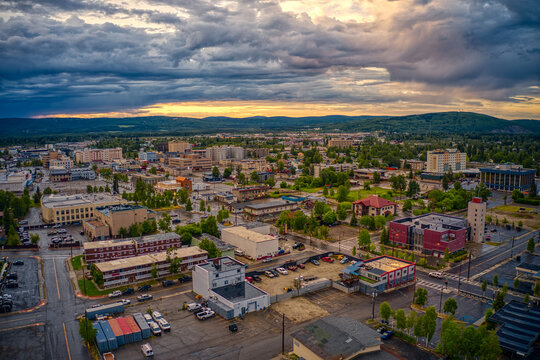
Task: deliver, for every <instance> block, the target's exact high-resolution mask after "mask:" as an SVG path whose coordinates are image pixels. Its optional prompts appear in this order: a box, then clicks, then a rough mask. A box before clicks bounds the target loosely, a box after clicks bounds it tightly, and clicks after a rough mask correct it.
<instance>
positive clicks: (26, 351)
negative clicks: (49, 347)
mask: <svg viewBox="0 0 540 360" xmlns="http://www.w3.org/2000/svg"><path fill="white" fill-rule="evenodd" d="M44 348H45V325H41V324H40V325H36V326H29V327H24V328H19V329H11V330H2V331H0V354H1V357H2V359H10V360H27V359H32V360H41V359H45V353H44V351H43V349H44Z"/></svg>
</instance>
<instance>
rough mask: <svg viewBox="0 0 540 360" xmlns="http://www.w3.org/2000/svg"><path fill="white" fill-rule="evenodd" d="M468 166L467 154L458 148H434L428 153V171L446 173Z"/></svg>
mask: <svg viewBox="0 0 540 360" xmlns="http://www.w3.org/2000/svg"><path fill="white" fill-rule="evenodd" d="M466 168H467V154H465V153H462V152H460V151H459V150H458V149H446V150H433V151H428V153H427V168H426V171H427V172H432V173H446V172H449V171H453V172H456V171H461V170H465V169H466Z"/></svg>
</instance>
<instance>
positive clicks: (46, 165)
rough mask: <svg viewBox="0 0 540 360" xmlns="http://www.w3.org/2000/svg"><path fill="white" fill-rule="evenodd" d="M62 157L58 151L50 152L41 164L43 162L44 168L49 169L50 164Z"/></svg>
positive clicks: (42, 158) (43, 156) (43, 157)
mask: <svg viewBox="0 0 540 360" xmlns="http://www.w3.org/2000/svg"><path fill="white" fill-rule="evenodd" d="M59 157H60V153H59V152H58V151H49V152H48V153H47V154H45V155H42V156H41V162H43V167H44V168H46V169H47V168H49V164H50V162H51V160H55V159H58V158H59Z"/></svg>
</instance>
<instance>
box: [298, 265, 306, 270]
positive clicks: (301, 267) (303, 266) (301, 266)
mask: <svg viewBox="0 0 540 360" xmlns="http://www.w3.org/2000/svg"><path fill="white" fill-rule="evenodd" d="M297 266H298V268H299V269H305V268H306V265H304V264H298V265H297Z"/></svg>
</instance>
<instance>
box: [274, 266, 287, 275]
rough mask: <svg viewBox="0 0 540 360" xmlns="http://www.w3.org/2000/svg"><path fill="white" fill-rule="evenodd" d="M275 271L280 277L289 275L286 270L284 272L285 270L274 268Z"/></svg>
mask: <svg viewBox="0 0 540 360" xmlns="http://www.w3.org/2000/svg"><path fill="white" fill-rule="evenodd" d="M276 271H277V272H278V273H280V274H281V275H288V274H289V272H288V271H287V270H285V268H282V267H278V268H276Z"/></svg>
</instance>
